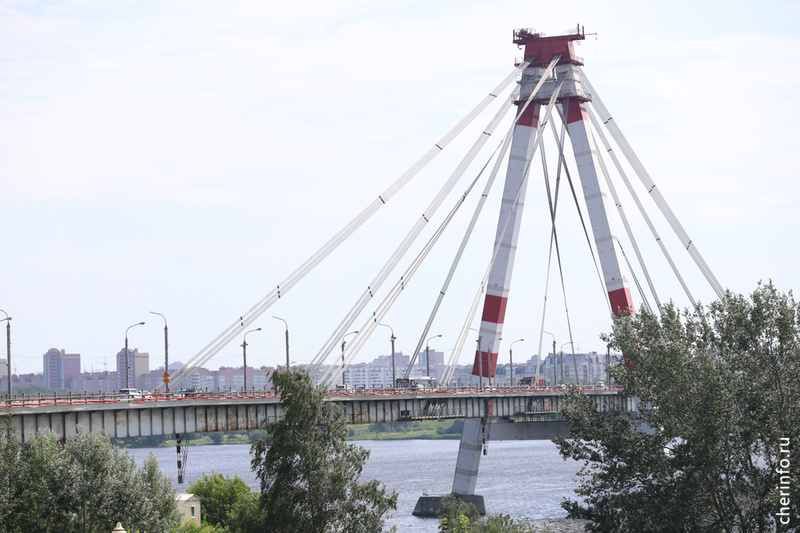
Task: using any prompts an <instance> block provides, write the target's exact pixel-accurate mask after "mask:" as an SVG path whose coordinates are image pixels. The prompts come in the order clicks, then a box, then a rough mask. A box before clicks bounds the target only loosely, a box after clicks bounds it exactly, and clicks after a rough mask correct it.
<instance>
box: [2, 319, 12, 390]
mask: <svg viewBox="0 0 800 533" xmlns="http://www.w3.org/2000/svg"><path fill="white" fill-rule="evenodd" d="M0 313H3V314H4V315H6V317H5V318H3V319H1V320H0V322H5V323H6V366H7V367H8V395H7V398H8V403H9V404H10V403H11V318H12V317H10V316H8V313H6V312H5V311H3V310H2V309H0Z"/></svg>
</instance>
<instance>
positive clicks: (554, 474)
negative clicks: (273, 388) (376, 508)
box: [130, 440, 578, 533]
mask: <svg viewBox="0 0 800 533" xmlns="http://www.w3.org/2000/svg"><path fill="white" fill-rule="evenodd" d="M357 444H359V445H361V446H364V447H365V448H367V449H369V450H370V451H371V455H370V459H369V461H368V462H367V464H366V465H365V466H364V471H363V474H362V479H378V480H380V481H382V482H383V483H385V484H386V486H387V487H388V488H389V489H390V490H395V491H397V493H398V502H397V512H396V513H395V514H394V516H393V517H392V518H390V519H389V520H387V526H389V525H396V526H397V530H398V531H399V532H402V533H405V532H413V533H417V532H418V533H429V532H430V533H433V532H435V531H437V529H438V528H437V525H438V521H437V520H435V519H425V518H417V517H414V516H412V515H411V511H413V510H414V505H415V504H416V503H417V498H419V497H420V496H422V495H423V494H425V493H427V494H446V493H448V492H450V489H451V488H452V484H453V472H454V470H455V464H456V455H457V453H458V441H457V440H399V441H362V442H358V443H357ZM151 452H152V453H153V454H154V455H155V456H156V459H158V462H159V464H160V465H161V470H162V471H163V472H164V473H165V474H167V475H169V476H170V477H171V478H172V484H173V486H174V487H175V488H176V489H178V491H180V492H184V491H186V489H187V487H188V486H189V485H190V484H191V483H193V482H194V481H196V480H198V479H200V478H201V477H202V476H203V474H204V473H206V474H210V473H211V472H218V473H221V474H224V475H227V476H231V477H233V476H239V477H240V478H242V479H243V480H244V481H245V482H246V483H247V484H249V485H250V487H251V488H253V489H254V490H258V480H257V479H256V478H255V475H254V474H253V472H252V471H251V470H250V446H249V445H244V444H242V445H219V446H192V447H190V449H189V456H188V460H187V463H186V477H185V480H186V483H184V484H183V485H181V486H178V476H177V455H176V453H175V448H174V447H166V448H140V449H134V450H131V451H130V453H131V455H132V456H133V457H134V458H136V459H137V461H139V462H141V461H142V460H143V459H144V458H145V457H147V455H148V454H149V453H151ZM577 470H578V465H577V463H575V462H573V461H568V462H565V461H564V460H562V459H561V457H560V456H559V455H558V451H557V450H556V447H555V445H554V444H553V443H552V442H550V441H503V442H491V443H490V444H489V450H488V454H487V455H484V456H482V458H481V465H480V472H479V474H478V482H477V486H476V489H475V491H476V493H477V494H481V495H483V497H484V499H485V501H486V511H487V512H488V513H493V514H494V513H501V514H507V515H511V516H512V517H528V518H532V519H535V520H551V521H552V520H553V519H560V518H563V517H564V516H565V514H566V513H565V512H564V511H563V509H561V507H560V503H561V501H562V500H563V499H564V498H565V497H570V496H573V494H572V490H573V489H574V488H575V486H576V483H575V481H574V478H575V472H577Z"/></svg>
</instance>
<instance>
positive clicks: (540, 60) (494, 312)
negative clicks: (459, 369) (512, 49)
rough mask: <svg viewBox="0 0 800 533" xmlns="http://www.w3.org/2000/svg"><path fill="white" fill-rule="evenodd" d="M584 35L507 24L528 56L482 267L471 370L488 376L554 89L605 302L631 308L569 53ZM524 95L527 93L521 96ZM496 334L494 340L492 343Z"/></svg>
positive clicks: (577, 62) (583, 95)
mask: <svg viewBox="0 0 800 533" xmlns="http://www.w3.org/2000/svg"><path fill="white" fill-rule="evenodd" d="M583 39H585V33H584V32H583V29H582V28H581V27H580V26H579V27H578V28H577V30H575V31H572V32H568V33H566V34H564V35H558V36H554V37H545V36H543V35H542V34H540V33H536V32H535V31H533V30H531V29H520V30H515V31H514V43H515V44H517V45H518V46H521V47H523V48H524V50H525V58H524V59H525V61H530V64H529V65H528V67H526V68H525V70H523V72H522V77H521V79H520V80H519V84H520V99H519V101H517V102H516V105H517V106H518V109H519V112H518V113H517V121H516V124H515V125H514V131H513V138H512V142H511V151H510V154H509V159H508V167H507V170H506V180H505V186H504V189H503V200H502V204H501V208H500V214H499V217H498V221H497V232H496V236H495V242H494V246H493V248H492V250H493V253H494V250H496V254H497V255H496V258H495V260H494V263H493V264H492V269H491V271H490V274H489V283H488V285H487V288H486V297H485V299H484V304H483V313H482V315H481V331H480V337H481V343H480V346H481V347H484V346H485V347H487V348H489V350H487V351H483V348H481V347H479V348H478V350H477V351H476V354H475V361H474V363H473V369H472V375H474V376H479V377H481V378H482V377H484V376H486V377H488V378H490V379H491V378H494V375H495V370H496V367H497V355H498V353H499V351H500V340H501V337H502V332H503V323H504V321H505V313H506V306H507V304H508V297H509V293H510V288H511V275H512V272H513V269H514V258H515V255H516V249H517V240H518V237H519V229H520V223H521V220H522V212H523V207H524V205H525V192H526V188H527V184H528V174H529V171H530V166H531V159H532V157H533V151H534V145H535V141H536V135H537V134H539V112H540V110H541V106H542V104H546V103H547V102H548V101H549V100H550V98H551V97H552V95H553V93H554V92H555V91H556V90H558V91H559V93H558V95H557V102H558V106H560V108H561V113H562V116H563V117H564V119H565V120H566V124H567V132H568V134H569V137H570V140H571V143H572V148H573V152H574V154H575V160H576V164H577V168H578V173H579V175H580V180H581V185H582V188H583V196H584V200H585V201H586V207H587V210H588V213H589V220H590V223H591V227H592V232H593V237H594V241H595V245H596V247H597V251H598V256H599V260H600V265H601V268H602V270H603V278H604V281H605V284H606V290H607V292H608V298H609V302H610V304H611V309H612V311H613V312H614V313H615V314H616V315H620V314H622V313H626V312H632V310H633V307H634V305H633V299H632V297H631V291H630V288H629V286H628V282H627V279H626V278H625V276H624V275H623V273H622V262H623V261H622V252H621V250H620V247H619V243H618V241H617V236H616V234H615V233H614V230H613V227H612V224H611V220H610V219H609V217H608V211H609V210H610V209H611V208H613V203H612V202H611V200H610V199H609V198H608V194H607V192H606V190H605V186H604V185H603V183H602V182H601V181H600V180H599V179H598V170H597V169H598V167H599V165H600V163H599V160H598V155H597V147H596V145H595V142H594V140H593V138H592V136H591V134H590V131H589V122H588V117H587V113H586V102H589V101H591V95H590V94H589V93H588V92H587V91H585V90H584V87H583V85H582V76H581V72H580V69H579V68H578V67H580V66H581V65H582V64H583V62H582V60H581V59H580V58H579V57H578V56H576V55H575V50H574V46H573V42H574V41H576V40H583ZM555 58H558V62H557V63H556V66H555V69H554V71H553V73H552V74H551V75H549V77H548V79H546V80H545V82H544V83H543V85H542V86H541V89H540V90H539V92H538V93H536V94H535V95H533V98H531V93H532V92H533V89H534V87H535V86H536V84H537V83H538V82H539V80H541V78H542V76H543V75H544V74H545V71H546V67H547V66H548V65H549V64H550V62H551V61H552V60H553V59H555ZM528 100H531V101H530V103H528ZM495 341H496V342H495Z"/></svg>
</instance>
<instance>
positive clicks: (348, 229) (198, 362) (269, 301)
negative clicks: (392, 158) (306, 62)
mask: <svg viewBox="0 0 800 533" xmlns="http://www.w3.org/2000/svg"><path fill="white" fill-rule="evenodd" d="M529 64H530V62H527V61H526V62H523V63H522V64H520V65H519V66H518V67H517V68H515V69H514V70H513V71H512V72H511V73H510V74H509V75H508V76H506V78H505V79H503V81H502V82H500V84H499V85H497V87H495V88H494V89H493V90H492V91H491V92H489V94H487V95H486V96H485V97H484V98H483V99H482V100H481V101H480V102H479V103H478V104H477V105H476V106H475V107H474V108H473V109H472V110H471V111H470V112H469V113H467V115H466V116H465V117H464V118H463V119H461V121H459V122H458V123H457V124H456V125H455V126H454V127H453V128H452V129H451V130H450V131H448V132H447V133H446V134H445V135H444V137H442V138H441V139H440V140H439V142H437V143H435V144H434V146H432V147H431V148H430V149H429V150H428V151H427V152H426V153H425V154H424V155H423V156H422V157H421V158H420V159H419V160H418V161H417V162H416V163H414V165H412V166H411V168H409V169H408V170H407V171H406V172H405V173H404V174H403V175H401V176H400V177H399V178H398V179H397V180H395V182H394V183H392V184H391V185H390V186H389V188H387V189H386V190H385V191H384V192H383V193H382V194H380V195H379V196H378V198H376V199H375V200H373V201H372V202H371V203H370V204H368V205H367V207H366V208H364V210H362V211H361V212H360V213H359V214H358V215H357V216H356V217H355V218H354V219H353V220H352V221H351V222H350V223H348V224H347V225H346V226H345V227H344V228H342V229H341V230H340V231H339V232H338V233H337V234H336V235H334V236H333V237H332V238H331V239H330V240H329V241H328V242H327V243H325V244H324V245H323V246H322V247H321V248H320V249H319V250H317V251H316V252H315V253H314V254H313V255H312V256H311V257H309V258H308V259H307V260H306V261H305V262H304V263H303V264H301V265H300V266H299V267H298V268H297V269H295V270H294V272H292V273H291V274H290V275H289V277H287V278H286V279H285V280H284V281H283V282H282V283H280V284H279V285H278V286H277V288H276V289H275V290H273V291H271V292H270V293H269V294H267V295H266V296H264V297H263V298H262V299H261V300H260V301H259V302H257V303H256V304H255V305H254V306H252V307H251V308H250V309H248V310H247V312H245V313H244V314H243V315H241V316H240V317H239V319H238V320H235V321H234V322H233V323H232V324H231V325H230V326H228V327H227V328H226V329H225V330H224V331H223V332H222V333H220V334H219V335H218V336H217V337H216V338H215V339H214V340H213V341H211V342H210V343H209V344H207V345H206V346H205V347H204V348H203V349H202V350H200V352H198V353H197V354H196V355H195V356H193V357H192V358H190V359H189V360H188V361H187V362H186V363H185V364H184V366H183V367H181V368H180V369H179V370H178V371H177V372H176V373H175V374H173V380H172V385H173V387H177V386H179V385H180V384H181V383H182V382H183V381H184V380H185V379H186V378H187V377H188V376H189V375H191V374H192V373H193V372H194V370H195V368H196V367H199V366H202V365H204V364H205V363H206V362H207V361H208V360H209V359H211V358H212V357H213V356H214V355H216V354H217V353H218V352H219V351H220V350H221V349H222V348H224V347H225V346H227V345H228V343H230V342H231V340H233V338H235V337H236V336H237V335H238V334H239V333H240V332H241V331H242V330H243V329H244V328H245V327H247V326H248V325H249V324H251V323H252V322H253V321H254V320H255V319H256V318H258V317H259V316H261V315H262V314H263V313H264V312H265V311H266V310H267V309H269V308H270V307H271V306H272V305H273V304H274V303H275V302H277V301H278V299H280V298H281V297H282V296H283V295H284V294H286V292H288V291H289V289H291V288H292V287H294V285H296V284H297V282H299V281H300V280H301V279H302V278H303V277H305V275H306V274H308V273H309V272H310V271H311V270H313V269H314V268H315V267H316V266H317V265H318V264H319V263H320V262H322V260H323V259H325V258H326V257H327V256H328V255H329V254H330V253H331V252H332V251H333V250H335V249H336V248H337V247H338V246H339V245H340V244H341V243H342V242H343V241H344V240H345V239H347V238H348V237H349V236H350V235H351V234H352V233H353V232H355V230H356V229H358V228H359V227H360V226H361V225H362V224H363V223H364V222H366V221H367V220H368V219H369V218H370V217H371V216H372V215H373V214H374V213H375V212H377V211H378V210H379V209H380V208H381V207H382V206H383V205H384V204H386V202H388V201H389V200H390V199H391V198H392V197H393V196H394V195H395V194H396V193H397V192H398V191H399V190H400V189H402V188H403V187H404V186H405V185H406V184H407V183H408V182H409V181H410V180H411V179H412V178H413V177H414V176H415V175H416V174H418V173H419V172H420V171H421V170H422V169H423V168H424V167H425V166H426V165H427V164H428V163H430V161H431V160H433V158H435V157H436V156H437V155H439V153H441V152H442V151H443V150H444V149H445V148H446V147H447V145H449V144H450V142H452V141H453V139H455V137H456V136H458V134H460V133H461V132H462V131H464V129H465V128H466V127H467V126H468V125H469V124H470V123H471V122H472V121H473V120H474V119H475V118H476V117H477V116H478V115H480V114H481V113H482V112H483V111H484V110H485V109H486V108H487V107H488V106H489V104H490V103H492V102H493V101H494V100H495V99H496V98H497V95H499V94H500V93H502V92H503V91H504V90H505V89H506V87H508V85H509V84H510V83H511V82H512V81H514V80H515V79H516V78H517V76H518V75H519V73H520V72H521V71H522V70H524V69H525V68H526V67H527V66H528V65H529ZM161 386H162V385H161V384H159V385H158V387H156V389H154V390H158V389H160V387H161Z"/></svg>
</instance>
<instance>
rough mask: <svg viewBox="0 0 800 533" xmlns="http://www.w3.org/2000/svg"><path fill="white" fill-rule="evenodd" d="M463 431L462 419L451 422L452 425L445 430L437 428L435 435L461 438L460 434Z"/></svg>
mask: <svg viewBox="0 0 800 533" xmlns="http://www.w3.org/2000/svg"><path fill="white" fill-rule="evenodd" d="M463 431H464V419H463V418H456V419H455V420H453V423H452V424H450V426H448V427H446V428H439V429H437V430H436V433H438V434H439V435H458V436H461V433H462V432H463Z"/></svg>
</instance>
